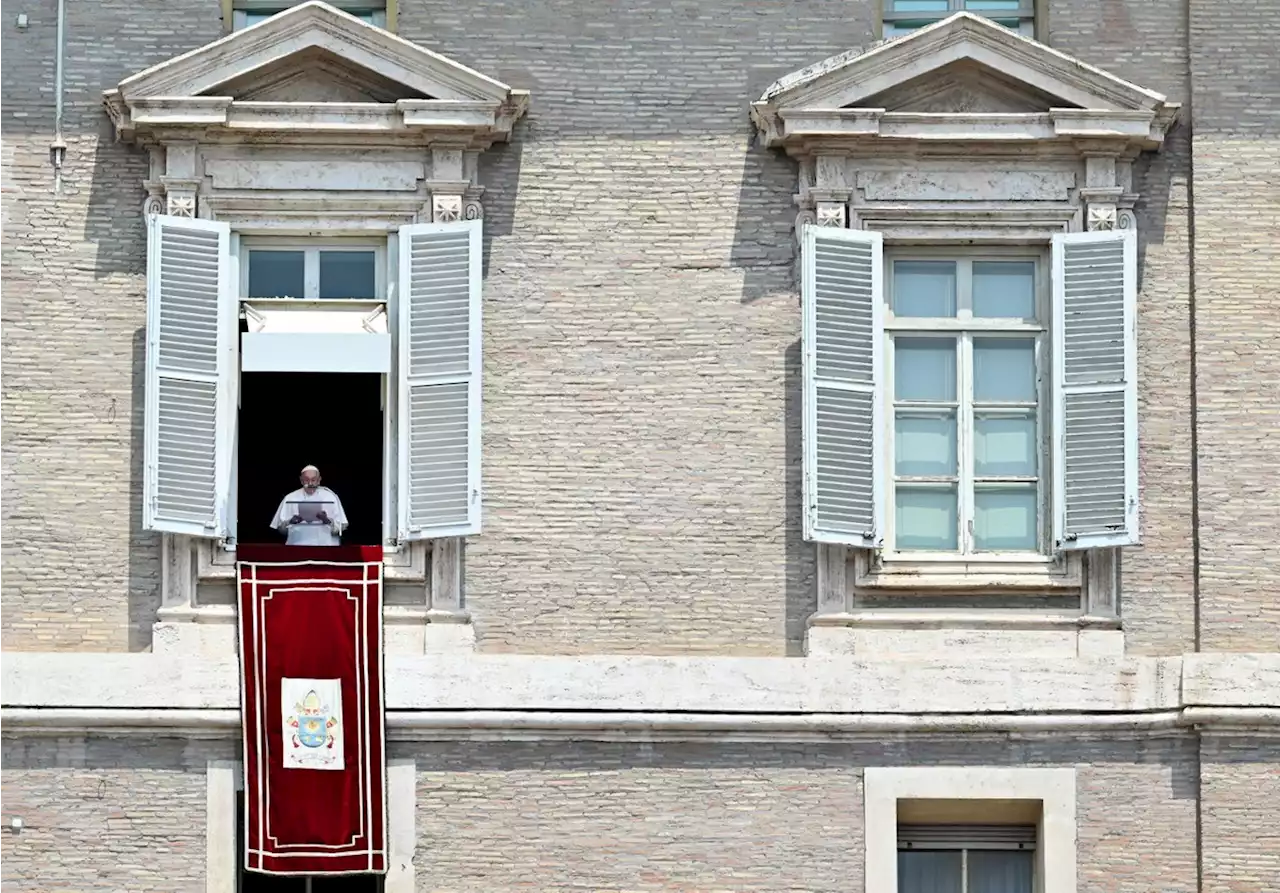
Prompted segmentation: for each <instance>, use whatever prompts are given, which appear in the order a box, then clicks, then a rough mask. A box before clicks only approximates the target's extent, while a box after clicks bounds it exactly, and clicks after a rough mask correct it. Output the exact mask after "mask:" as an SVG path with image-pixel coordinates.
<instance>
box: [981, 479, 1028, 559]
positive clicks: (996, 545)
mask: <svg viewBox="0 0 1280 893" xmlns="http://www.w3.org/2000/svg"><path fill="white" fill-rule="evenodd" d="M1037 540H1038V537H1037V536H1036V487H1035V485H1034V484H1028V485H1025V486H1007V485H1006V486H1004V487H998V488H997V487H975V488H974V492H973V547H974V549H976V550H977V551H979V552H1003V551H1026V550H1034V549H1035V548H1036V546H1037Z"/></svg>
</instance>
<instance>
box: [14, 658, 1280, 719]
mask: <svg viewBox="0 0 1280 893" xmlns="http://www.w3.org/2000/svg"><path fill="white" fill-rule="evenodd" d="M1214 660H1220V661H1224V662H1227V664H1226V665H1225V667H1224V668H1222V669H1216V668H1215V665H1214V664H1213V661H1214ZM1242 660H1249V661H1252V664H1253V665H1256V666H1259V667H1275V666H1280V655H1254V656H1244V655H1222V656H1220V657H1216V656H1212V655H1201V656H1199V657H1198V659H1197V662H1194V663H1191V664H1190V666H1191V667H1192V668H1193V669H1194V675H1193V676H1192V677H1191V678H1190V679H1189V682H1188V684H1187V685H1186V686H1185V689H1186V690H1188V691H1191V692H1195V691H1198V690H1201V689H1204V688H1206V685H1207V682H1204V681H1202V680H1213V679H1216V678H1218V677H1219V676H1222V677H1229V676H1230V675H1231V674H1232V672H1233V670H1232V667H1234V666H1237V665H1238V662H1240V661H1242ZM1186 663H1187V662H1186V661H1184V659H1183V658H1179V657H1165V658H1157V657H1125V658H1089V659H1085V658H1039V659H1028V658H1019V659H1015V660H1010V659H999V658H972V659H956V658H940V659H927V658H921V659H916V660H870V659H865V658H863V659H859V658H852V657H824V658H818V657H808V658H781V657H779V658H734V657H639V656H636V657H630V656H584V657H538V656H519V655H471V654H465V653H461V654H456V655H404V654H390V655H388V656H387V658H386V678H387V707H388V709H389V710H391V711H396V710H452V711H458V710H500V711H507V710H517V711H519V710H526V711H528V710H546V711H584V710H587V711H615V712H642V713H675V712H706V713H742V714H754V713H762V714H824V713H836V714H846V713H855V714H856V713H865V714H934V713H936V714H967V713H972V714H982V713H1099V712H1143V711H1155V710H1173V709H1179V708H1181V707H1184V706H1197V704H1196V702H1195V701H1193V700H1188V699H1186V698H1184V696H1183V691H1184V685H1183V676H1184V669H1185V666H1184V665H1185V664H1186ZM0 678H2V679H3V704H4V706H5V707H26V708H115V709H158V708H169V709H187V710H218V709H235V708H238V707H239V701H240V696H239V689H240V686H239V666H238V663H237V661H235V660H233V659H232V660H226V659H222V660H217V659H201V658H199V657H178V656H172V655H159V654H92V653H75V652H71V653H32V652H26V653H23V652H10V653H7V654H6V655H5V660H4V664H3V670H2V674H0ZM1237 685H1238V686H1243V687H1247V691H1246V690H1243V689H1242V690H1241V691H1240V692H1239V693H1238V694H1236V695H1234V697H1235V699H1236V701H1235V703H1236V704H1238V705H1254V706H1280V685H1277V684H1275V682H1274V673H1262V672H1259V673H1255V674H1254V675H1253V676H1252V677H1251V678H1250V679H1246V680H1240V681H1238V683H1237Z"/></svg>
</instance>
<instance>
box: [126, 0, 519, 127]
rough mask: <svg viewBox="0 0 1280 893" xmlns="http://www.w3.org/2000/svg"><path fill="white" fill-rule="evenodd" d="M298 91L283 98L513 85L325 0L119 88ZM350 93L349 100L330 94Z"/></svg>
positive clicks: (483, 90) (448, 94)
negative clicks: (345, 81) (291, 79)
mask: <svg viewBox="0 0 1280 893" xmlns="http://www.w3.org/2000/svg"><path fill="white" fill-rule="evenodd" d="M289 74H293V75H294V76H295V80H294V83H293V86H292V88H289V87H284V86H282V84H283V83H284V82H287V81H289ZM343 78H347V79H348V80H349V84H348V85H347V86H346V87H343V86H342V85H341V84H340V83H338V82H339V81H341V80H342V79H343ZM304 85H305V86H306V89H302V88H303V87H304ZM281 90H283V91H284V94H281V93H280V91H281ZM290 92H292V93H294V94H295V95H296V97H297V98H293V97H289V98H287V99H283V100H279V101H293V102H323V101H330V102H332V101H351V99H355V101H369V100H370V99H372V100H373V101H388V99H390V100H391V101H394V100H395V99H404V98H415V99H416V98H432V99H442V100H453V101H472V102H475V101H481V102H483V101H491V102H502V101H505V100H506V99H507V98H508V96H509V95H510V93H511V88H510V87H508V86H507V85H506V84H503V83H501V82H499V81H496V80H494V79H493V78H490V77H487V76H485V75H483V74H481V73H480V72H478V71H474V70H472V69H470V68H468V67H466V66H465V65H461V64H459V63H457V62H454V61H453V60H451V59H448V58H446V57H444V56H441V55H440V54H438V53H433V52H431V51H430V50H428V49H426V48H424V47H421V46H418V45H417V44H414V43H411V42H409V41H407V40H404V39H402V38H399V37H397V36H396V35H394V34H392V33H390V32H389V31H386V30H384V29H382V28H378V27H376V26H374V25H371V24H369V23H368V22H365V21H363V20H361V19H358V18H356V17H355V16H352V15H348V14H347V13H345V12H343V11H341V10H339V9H335V8H334V7H332V6H330V5H328V4H327V3H323V2H320V0H310V2H307V3H303V4H301V5H299V6H295V7H292V8H290V9H288V10H285V11H284V12H281V13H278V14H277V15H274V16H272V17H271V18H269V19H266V20H265V21H263V22H260V23H259V24H257V25H254V26H252V27H250V28H245V29H244V30H241V31H236V32H235V33H233V34H229V35H227V36H226V37H224V38H222V39H221V40H217V41H214V42H213V43H210V44H207V45H205V46H203V47H200V48H199V49H196V50H193V51H191V52H189V53H185V54H183V55H181V56H178V57H176V58H173V59H170V60H168V61H167V62H162V63H160V64H159V65H155V66H153V67H151V68H148V69H147V70H146V71H142V72H139V73H138V74H135V75H133V76H132V77H129V78H126V79H125V80H123V81H121V82H120V86H119V93H120V95H121V97H122V98H123V99H124V101H125V102H126V103H132V102H134V101H137V100H145V99H151V98H158V97H180V96H181V97H196V96H206V97H212V96H220V97H231V98H235V99H248V98H250V97H252V98H253V99H263V98H265V96H275V95H287V94H289V93H290ZM344 93H345V94H346V97H347V98H344V99H341V100H339V99H332V98H328V97H329V96H332V95H334V94H338V95H341V94H344ZM357 97H359V98H357ZM383 97H386V98H383Z"/></svg>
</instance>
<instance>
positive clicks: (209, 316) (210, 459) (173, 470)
mask: <svg viewBox="0 0 1280 893" xmlns="http://www.w3.org/2000/svg"><path fill="white" fill-rule="evenodd" d="M230 242H231V230H230V227H229V226H228V225H227V224H225V223H215V222H213V221H209V220H193V219H190V218H187V217H169V216H165V215H157V216H153V217H150V218H148V221H147V394H146V398H147V405H146V431H145V435H144V441H145V452H146V461H145V462H144V464H143V526H144V527H145V528H146V529H148V530H159V531H165V532H167V533H185V534H189V535H192V536H207V537H221V536H226V535H227V523H228V521H229V518H228V515H229V509H228V504H227V500H228V497H229V494H230V490H231V450H230V439H229V437H228V432H229V430H230V426H229V422H230V421H231V416H230V413H231V412H233V411H234V409H233V407H231V406H230V405H229V401H230V400H231V399H232V395H231V393H230V390H229V388H228V384H229V382H230V377H231V375H232V374H233V372H234V368H233V367H234V358H235V349H236V335H237V325H236V300H235V293H234V290H233V289H232V277H231V275H230V267H231V251H230Z"/></svg>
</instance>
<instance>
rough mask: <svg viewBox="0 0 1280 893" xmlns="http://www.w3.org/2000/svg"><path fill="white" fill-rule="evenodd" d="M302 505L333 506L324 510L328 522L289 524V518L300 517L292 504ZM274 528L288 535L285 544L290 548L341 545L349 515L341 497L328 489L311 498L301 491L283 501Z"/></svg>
mask: <svg viewBox="0 0 1280 893" xmlns="http://www.w3.org/2000/svg"><path fill="white" fill-rule="evenodd" d="M299 502H328V503H332V505H326V506H325V507H324V513H325V514H326V515H328V516H329V523H328V524H315V523H313V524H307V523H302V524H290V523H289V519H290V518H292V517H293V516H294V515H296V514H299V512H298V506H297V505H294V504H292V503H299ZM271 526H272V527H273V528H274V529H276V530H280V531H288V532H289V538H288V539H287V540H285V544H286V545H289V546H340V545H342V539H341V537H342V531H344V530H346V529H347V513H346V512H344V511H343V510H342V500H341V499H339V498H338V494H337V493H334V492H333V491H332V490H330V489H329V488H328V487H316V492H314V493H312V494H310V495H308V494H307V491H306V490H303V489H298V490H294V491H293V492H292V493H290V494H289V495H288V496H286V497H285V498H284V499H282V500H280V508H278V509H276V516H275V518H273V519H272V521H271Z"/></svg>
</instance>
